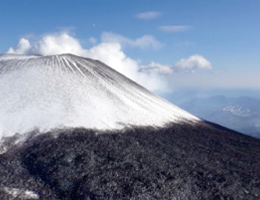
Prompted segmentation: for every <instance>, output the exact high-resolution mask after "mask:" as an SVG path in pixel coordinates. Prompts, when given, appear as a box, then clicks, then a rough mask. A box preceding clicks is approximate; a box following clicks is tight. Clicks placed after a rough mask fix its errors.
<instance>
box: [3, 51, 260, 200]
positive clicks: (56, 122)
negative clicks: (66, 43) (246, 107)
mask: <svg viewBox="0 0 260 200" xmlns="http://www.w3.org/2000/svg"><path fill="white" fill-rule="evenodd" d="M0 134H1V135H0V136H1V137H0V150H1V154H0V199H4V200H11V199H19V200H20V199H43V200H47V199H48V200H58V199H62V200H84V199H86V200H89V199H91V200H94V199H142V200H143V199H149V200H150V199H176V200H183V199H185V200H186V199H192V200H200V199H212V200H214V199H229V200H231V199H234V200H237V199H238V200H239V199H246V200H251V199H252V200H253V199H258V198H260V171H259V168H260V160H259V158H260V140H259V139H256V138H251V137H249V136H245V135H242V134H240V133H236V132H234V131H231V130H229V129H227V128H224V127H221V126H218V125H215V124H212V123H209V122H205V121H201V120H199V119H198V118H197V117H194V116H193V115H191V114H189V113H188V112H186V111H184V110H182V109H180V108H178V107H177V106H174V105H172V104H170V103H168V102H167V101H165V100H163V99H161V98H159V97H157V96H156V95H154V94H152V93H150V92H149V91H147V90H146V89H145V88H143V87H141V86H139V85H138V84H136V83H134V82H133V81H131V80H129V79H128V78H126V77H124V76H122V75H121V74H119V73H117V72H116V71H114V70H113V69H111V68H109V67H108V66H106V65H105V64H103V63H101V62H99V61H95V60H91V59H86V58H81V57H78V56H75V55H68V54H65V55H56V56H22V55H10V54H6V55H1V56H0Z"/></svg>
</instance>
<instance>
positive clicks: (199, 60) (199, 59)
mask: <svg viewBox="0 0 260 200" xmlns="http://www.w3.org/2000/svg"><path fill="white" fill-rule="evenodd" d="M174 66H175V69H177V70H188V71H192V70H194V69H212V66H211V63H210V62H209V61H208V60H207V59H206V58H204V57H203V56H201V55H198V54H195V55H192V56H190V57H189V58H183V59H181V60H180V61H178V62H177V63H176V64H175V65H174Z"/></svg>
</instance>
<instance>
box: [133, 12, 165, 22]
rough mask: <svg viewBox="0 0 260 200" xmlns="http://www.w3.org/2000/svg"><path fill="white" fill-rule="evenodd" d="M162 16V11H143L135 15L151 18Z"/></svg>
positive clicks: (140, 17)
mask: <svg viewBox="0 0 260 200" xmlns="http://www.w3.org/2000/svg"><path fill="white" fill-rule="evenodd" d="M160 16H161V13H160V12H143V13H138V14H136V15H135V17H137V18H138V19H143V20H151V19H156V18H158V17H160Z"/></svg>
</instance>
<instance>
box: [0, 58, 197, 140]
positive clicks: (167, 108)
mask: <svg viewBox="0 0 260 200" xmlns="http://www.w3.org/2000/svg"><path fill="white" fill-rule="evenodd" d="M0 108H1V109H0V134H1V135H2V136H12V135H14V134H15V133H25V132H28V131H32V130H33V129H35V128H37V129H39V130H40V131H49V130H51V129H54V128H71V127H84V128H95V129H98V130H104V129H122V128H125V127H128V126H160V127H162V126H164V125H165V124H167V123H169V122H181V121H190V122H195V121H198V120H199V119H198V118H196V117H195V116H193V115H191V114H189V113H187V112H185V111H183V110H181V109H180V108H178V107H177V106H174V105H172V104H170V103H168V102H166V101H165V100H163V99H161V98H160V97H158V96H156V95H154V94H152V93H151V92H149V91H148V90H146V89H145V88H143V87H142V86H140V85H138V84H136V83H135V82H133V81H131V80H130V79H128V78H126V77H125V76H123V75H121V74H119V73H118V72H116V71H115V70H113V69H112V68H110V67H108V66H107V65H105V64H104V63H101V62H100V61H97V60H92V59H86V58H82V57H78V56H75V55H72V54H62V55H53V56H25V55H14V54H3V55H1V56H0Z"/></svg>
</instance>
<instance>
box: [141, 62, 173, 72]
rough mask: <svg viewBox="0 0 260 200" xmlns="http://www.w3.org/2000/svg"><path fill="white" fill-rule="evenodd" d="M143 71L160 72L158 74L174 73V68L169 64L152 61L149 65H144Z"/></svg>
mask: <svg viewBox="0 0 260 200" xmlns="http://www.w3.org/2000/svg"><path fill="white" fill-rule="evenodd" d="M141 71H145V72H147V73H158V74H172V73H173V69H172V67H171V66H169V65H162V64H160V63H156V62H151V63H150V64H149V65H148V66H143V67H142V69H141Z"/></svg>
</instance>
